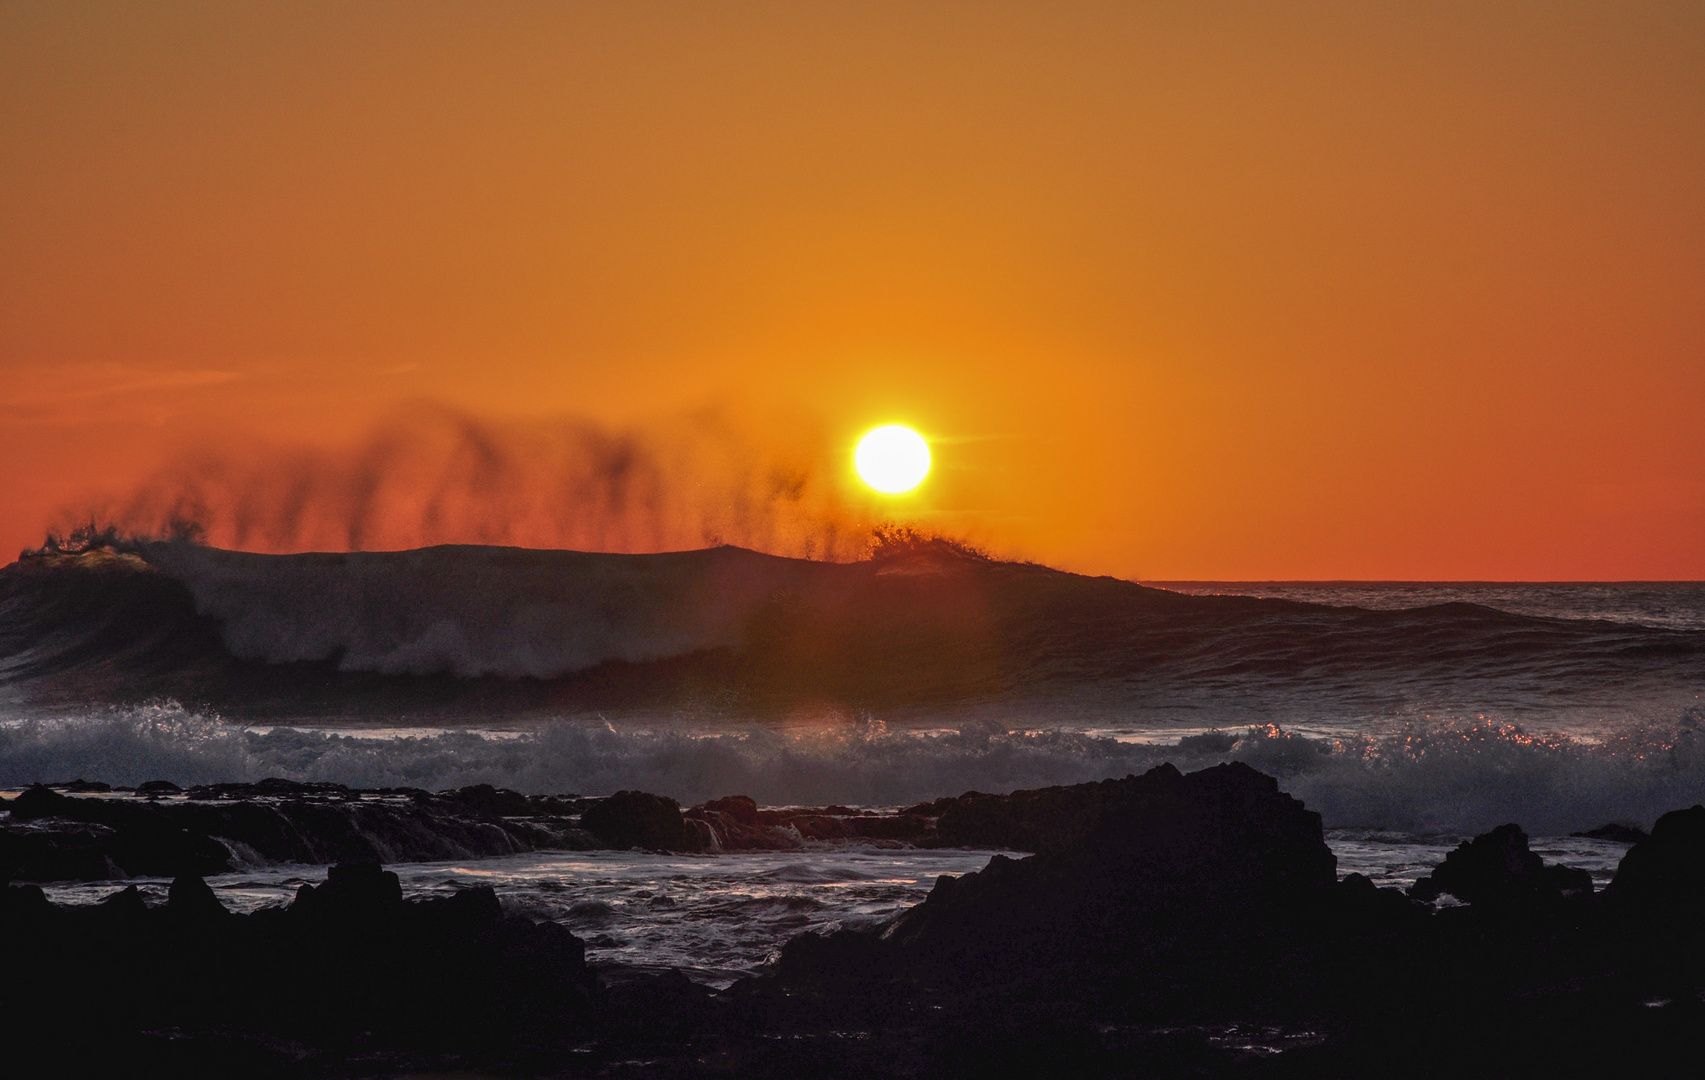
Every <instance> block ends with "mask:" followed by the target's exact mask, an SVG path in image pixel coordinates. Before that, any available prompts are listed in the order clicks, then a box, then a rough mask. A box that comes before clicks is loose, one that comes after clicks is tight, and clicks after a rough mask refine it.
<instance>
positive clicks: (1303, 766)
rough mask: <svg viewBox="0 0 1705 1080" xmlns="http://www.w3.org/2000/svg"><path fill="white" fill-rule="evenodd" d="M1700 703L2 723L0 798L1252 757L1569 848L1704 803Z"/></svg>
mask: <svg viewBox="0 0 1705 1080" xmlns="http://www.w3.org/2000/svg"><path fill="white" fill-rule="evenodd" d="M1702 721H1705V715H1702V713H1701V710H1700V709H1699V708H1698V707H1697V706H1691V705H1690V706H1688V707H1686V708H1683V709H1681V710H1679V711H1678V712H1669V713H1667V714H1660V715H1657V716H1654V717H1652V718H1651V719H1650V720H1641V721H1630V722H1625V723H1621V724H1619V725H1615V726H1611V727H1607V728H1606V729H1604V730H1603V731H1602V732H1601V733H1599V734H1598V735H1597V736H1594V737H1583V736H1580V735H1572V734H1569V733H1567V732H1546V731H1543V730H1541V729H1537V728H1534V727H1531V726H1525V725H1521V724H1512V723H1507V722H1501V721H1499V720H1498V719H1497V718H1495V717H1481V716H1468V717H1434V718H1428V717H1422V718H1418V719H1413V720H1407V721H1402V722H1391V723H1389V724H1386V725H1384V726H1383V727H1381V728H1374V729H1369V730H1367V731H1366V732H1364V733H1362V734H1354V733H1349V732H1346V733H1343V734H1339V735H1315V736H1310V735H1305V734H1299V733H1296V732H1293V731H1289V730H1286V729H1284V728H1282V727H1278V726H1263V727H1257V728H1246V729H1242V730H1237V729H1233V730H1228V731H1210V732H1207V733H1197V734H1190V735H1184V736H1181V737H1178V738H1172V739H1160V738H1151V739H1148V740H1144V741H1130V740H1128V739H1126V738H1122V737H1120V736H1118V735H1113V734H1107V733H1104V732H1097V731H1091V730H1072V729H1069V728H1065V727H1050V728H1032V727H1016V728H1015V727H1009V726H1007V725H1005V724H997V723H994V722H990V721H982V722H977V723H968V724H963V725H960V726H959V727H956V728H948V727H941V728H935V729H931V730H929V731H923V732H919V731H911V730H889V729H887V728H886V727H884V726H883V725H882V724H880V723H874V722H872V723H866V724H845V723H843V724H836V725H826V726H821V727H815V728H809V729H805V730H782V731H778V730H774V729H771V728H766V727H761V726H749V727H735V726H725V727H723V728H720V729H715V730H713V731H711V732H709V733H707V732H704V731H698V732H684V731H679V730H668V729H664V730H657V729H648V728H643V727H624V728H620V729H618V728H616V727H614V726H612V725H609V724H598V723H586V722H579V721H560V722H554V723H547V724H544V725H542V726H539V727H537V728H535V729H533V730H529V731H522V732H514V731H509V732H501V733H485V732H479V731H469V730H451V731H437V732H430V733H416V732H410V733H401V734H395V733H393V734H389V735H387V736H386V737H373V733H362V732H358V731H357V732H349V731H324V730H311V729H297V728H291V727H277V728H271V729H268V730H264V731H261V730H253V729H249V728H245V727H242V726H239V725H232V724H227V723H224V722H222V721H221V720H219V719H218V718H217V717H210V716H204V715H201V714H198V713H195V712H193V711H190V710H186V709H183V708H182V707H180V706H176V705H171V704H167V705H156V706H148V707H142V708H133V709H115V710H110V711H103V712H99V713H81V714H77V715H72V716H62V717H52V718H43V717H14V718H12V719H11V720H9V721H5V722H0V787H17V786H20V785H23V784H28V783H34V782H51V781H57V780H65V779H70V778H75V777H86V778H89V779H100V780H104V781H106V782H108V783H113V784H137V783H140V782H143V781H147V780H155V779H169V780H173V781H175V782H177V783H179V784H183V785H189V784H195V783H213V782H221V781H233V780H259V779H262V778H264V777H268V776H282V777H287V778H291V779H297V780H314V781H333V782H338V783H344V784H348V785H350V786H353V787H367V788H376V787H418V788H425V789H429V790H441V789H445V788H451V787H459V786H462V785H464V784H474V783H490V784H495V785H497V786H501V787H509V788H514V789H516V790H519V791H524V792H528V793H533V794H559V793H579V794H586V795H600V794H608V793H610V792H613V791H617V790H620V789H624V788H629V789H633V788H637V789H641V790H646V791H652V792H657V793H659V794H665V795H670V796H673V797H674V798H677V799H679V800H680V801H681V802H682V803H683V804H693V803H698V802H702V801H704V800H707V799H712V798H717V797H720V796H724V795H731V794H745V795H750V796H752V797H753V798H755V799H757V800H758V802H759V803H761V804H767V805H828V804H837V803H838V804H842V805H861V806H895V805H905V804H909V803H913V802H918V801H922V800H925V799H930V798H935V797H937V796H941V795H950V794H958V793H960V792H963V791H967V790H979V791H990V792H1004V791H1013V790H1017V789H1022V788H1035V787H1043V786H1047V785H1051V784H1069V783H1080V782H1084V781H1089V780H1100V779H1104V778H1107V777H1115V776H1124V775H1126V774H1128V773H1140V772H1143V771H1145V770H1147V769H1149V768H1152V767H1154V766H1155V765H1158V764H1160V763H1161V762H1163V761H1166V762H1171V763H1173V764H1175V765H1177V766H1178V767H1179V768H1181V769H1185V770H1191V769H1197V768H1205V767H1207V766H1209V765H1213V764H1216V763H1218V762H1221V761H1243V762H1246V763H1248V764H1249V765H1251V766H1253V767H1255V768H1257V769H1260V770H1262V771H1263V772H1266V773H1268V774H1270V775H1273V776H1276V777H1278V779H1279V782H1280V784H1281V786H1282V787H1283V788H1284V789H1285V790H1287V791H1289V792H1291V793H1292V794H1294V795H1296V796H1297V797H1299V798H1301V799H1303V800H1304V801H1305V802H1307V803H1308V805H1309V806H1310V808H1312V809H1315V810H1318V811H1319V812H1320V813H1321V814H1322V815H1323V818H1324V820H1325V823H1326V825H1327V826H1328V827H1329V828H1341V829H1369V830H1390V831H1400V832H1405V833H1426V834H1453V835H1455V834H1463V835H1471V834H1473V833H1476V832H1480V831H1483V830H1485V829H1488V828H1491V827H1493V826H1495V825H1499V824H1502V823H1504V822H1508V821H1515V822H1519V823H1521V824H1522V825H1523V826H1525V827H1526V828H1527V829H1528V830H1529V831H1530V832H1532V833H1534V834H1551V835H1560V834H1566V833H1569V832H1573V831H1577V830H1583V829H1588V828H1592V827H1595V826H1597V825H1601V824H1603V823H1605V822H1607V821H1622V822H1630V823H1634V824H1639V825H1642V826H1646V827H1649V826H1650V825H1651V823H1652V821H1653V820H1655V818H1656V817H1657V815H1658V814H1660V813H1663V812H1664V811H1666V810H1671V809H1675V808H1677V807H1681V806H1689V805H1692V804H1693V803H1695V802H1699V801H1701V800H1702V799H1705V738H1702V737H1701V735H1700V730H1699V729H1700V726H1701V723H1702Z"/></svg>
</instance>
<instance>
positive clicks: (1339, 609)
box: [0, 544, 1705, 982]
mask: <svg viewBox="0 0 1705 1080" xmlns="http://www.w3.org/2000/svg"><path fill="white" fill-rule="evenodd" d="M1702 690H1705V585H1701V584H1699V583H1676V584H1663V583H1637V584H1584V585H1582V584H1566V585H1552V584H1533V585H1511V584H1478V583H1438V584H1418V583H1337V582H1334V583H1288V582H1287V583H1201V582H1167V583H1162V584H1160V585H1158V586H1143V585H1137V584H1132V583H1130V582H1124V581H1116V580H1113V579H1108V578H1087V577H1081V576H1077V575H1071V574H1064V573H1060V572H1057V571H1053V570H1049V569H1047V568H1043V567H1037V566H1029V565H1015V564H1004V563H998V562H992V561H988V560H983V559H979V558H974V557H968V556H966V555H964V554H963V553H961V552H958V551H955V550H953V549H951V548H946V547H943V548H938V549H931V548H924V549H920V550H915V551H909V552H904V553H900V554H896V555H892V556H890V557H888V558H885V559H879V560H876V561H872V562H864V563H853V564H826V563H813V562H805V561H800V560H792V559H781V558H777V557H773V556H767V555H762V554H758V553H755V552H750V551H744V550H740V549H736V548H718V549H711V550H707V551H698V552H683V553H678V554H670V555H655V556H644V555H641V556H621V555H592V554H582V553H574V552H549V551H523V550H517V549H501V548H435V549H428V550H423V551H413V552H398V553H371V554H352V555H296V556H263V555H249V554H242V553H235V552H225V551H218V550H213V549H208V548H200V547H193V546H187V545H177V544H148V545H140V546H137V547H135V548H133V549H130V550H127V551H124V552H111V551H98V552H91V553H84V554H77V555H53V556H45V557H36V558H29V559H25V560H22V561H20V562H19V563H16V564H13V565H12V566H9V567H6V568H5V569H3V570H0V787H5V788H9V789H16V788H18V787H21V786H22V785H25V784H29V783H34V782H38V781H42V782H51V781H63V780H70V779H73V778H77V777H84V778H88V779H91V780H102V781H106V782H108V783H112V784H130V785H134V784H137V783H140V782H143V781H148V780H156V779H168V780H172V781H175V782H177V783H179V784H183V785H188V784H193V783H214V782H221V781H235V780H258V779H261V778H264V777H268V776H281V777H287V778H291V779H298V780H326V781H335V782H339V783H345V784H349V785H352V786H361V787H383V786H412V787H422V788H428V789H433V790H437V789H442V788H449V787H456V786H461V785H465V784H474V783H489V784H494V785H497V786H499V787H507V788H513V789H516V790H520V791H523V792H528V793H536V794H556V793H575V794H582V795H601V794H608V793H610V792H614V791H616V790H620V789H640V790H646V791H652V792H656V793H659V794H665V795H669V796H672V797H674V798H677V799H679V800H680V801H681V802H682V803H683V804H693V803H697V802H701V801H703V800H706V799H710V798H716V797H720V796H724V795H730V794H745V795H750V796H752V797H754V798H755V799H757V801H758V802H759V803H761V804H766V805H807V804H809V805H826V804H842V805H851V806H872V807H878V806H881V807H892V806H899V805H905V804H909V803H913V802H917V801H921V800H926V799H930V798H935V797H937V796H942V795H954V794H959V793H961V792H964V791H967V790H981V791H1011V790H1015V789H1019V788H1032V787H1039V786H1045V785H1049V784H1063V783H1075V782H1080V781H1084V780H1094V779H1102V778H1106V777H1112V776H1124V775H1126V774H1127V773H1132V772H1141V771H1143V770H1145V769H1148V768H1150V767H1152V766H1153V765H1155V764H1158V763H1160V762H1162V761H1171V762H1173V763H1174V764H1176V765H1178V766H1179V767H1180V768H1181V769H1184V770H1191V769H1196V768H1201V767H1204V766H1207V765H1211V764H1213V763H1215V762H1219V761H1228V760H1236V761H1244V762H1247V763H1249V764H1250V765H1253V766H1254V767H1256V768H1258V769H1261V770H1262V771H1264V772H1267V773H1270V774H1272V775H1275V776H1277V777H1279V779H1280V782H1281V784H1282V786H1283V787H1284V788H1285V789H1286V790H1288V791H1290V792H1291V793H1293V794H1295V795H1296V796H1298V797H1299V798H1302V799H1303V800H1305V801H1306V803H1307V804H1308V806H1309V807H1310V808H1312V809H1315V810H1318V811H1319V812H1321V814H1322V815H1323V816H1324V820H1325V823H1326V826H1327V828H1328V829H1329V830H1331V838H1332V843H1333V847H1334V850H1335V851H1336V852H1337V853H1338V855H1339V860H1340V872H1348V871H1349V870H1351V869H1356V870H1360V871H1362V872H1364V873H1368V874H1369V875H1370V876H1373V877H1375V878H1378V879H1383V880H1386V881H1391V882H1395V883H1403V882H1405V881H1410V880H1413V877H1414V876H1415V875H1416V874H1417V873H1422V872H1425V870H1426V869H1427V868H1428V867H1430V866H1431V865H1433V864H1434V863H1436V862H1437V861H1438V859H1439V858H1440V857H1442V853H1443V852H1444V851H1445V850H1448V848H1449V846H1450V845H1452V844H1454V843H1455V842H1456V841H1457V839H1459V838H1461V837H1464V836H1468V835H1472V834H1474V833H1476V832H1478V831H1482V830H1484V829H1487V828H1490V827H1492V826H1495V825H1498V824H1501V823H1503V822H1506V821H1515V822H1519V823H1521V824H1522V825H1523V826H1524V827H1525V828H1526V829H1527V830H1528V832H1529V833H1531V834H1533V835H1535V836H1536V837H1539V838H1541V839H1540V840H1538V841H1536V848H1538V849H1541V850H1544V851H1545V852H1546V858H1547V859H1548V860H1550V859H1553V858H1555V859H1559V860H1561V861H1565V862H1569V863H1571V864H1572V865H1579V866H1585V867H1587V868H1589V869H1591V870H1593V871H1594V872H1595V874H1598V875H1599V876H1600V877H1601V878H1602V877H1604V876H1607V875H1608V873H1609V871H1610V870H1611V869H1612V868H1614V865H1615V861H1616V859H1617V858H1618V857H1619V856H1620V852H1621V850H1622V849H1621V846H1620V845H1616V844H1610V843H1608V842H1604V841H1586V840H1579V839H1574V840H1571V839H1570V838H1568V836H1567V834H1568V833H1570V832H1574V831H1577V830H1584V829H1588V828H1592V827H1594V826H1598V825H1601V824H1604V823H1606V822H1624V823H1628V824H1633V825H1638V826H1642V827H1650V825H1651V823H1652V821H1653V819H1654V818H1655V817H1656V816H1657V814H1659V813H1661V812H1662V811H1664V810H1668V809H1673V808H1675V807H1678V806H1687V805H1691V804H1693V803H1695V802H1699V801H1701V800H1702V799H1705V747H1702V745H1701V741H1700V739H1701V735H1700V731H1699V729H1700V726H1701V723H1702V721H1705V707H1702V705H1701V700H1700V693H1701V691H1702ZM986 857H987V853H979V852H961V851H913V850H908V849H886V848H880V847H869V846H867V847H858V846H856V845H854V846H846V845H840V846H837V845H834V844H812V845H807V847H806V848H803V849H801V850H800V851H798V852H787V853H765V854H745V855H738V856H735V855H728V856H715V857H711V856H692V857H688V856H679V857H665V856H650V855H640V854H624V853H590V854H577V855H572V856H569V855H565V854H561V853H557V854H552V855H549V856H546V855H529V856H516V857H513V858H510V859H506V860H497V861H488V862H485V863H468V864H459V865H449V864H418V865H414V866H410V867H406V868H404V867H399V870H401V871H402V872H403V874H404V880H405V884H406V886H407V887H408V888H409V889H410V890H431V889H435V888H442V887H445V886H446V885H447V884H448V883H451V882H455V881H460V880H465V879H468V878H480V879H482V880H490V881H491V882H493V883H495V884H497V885H498V886H499V888H500V892H501V893H502V894H503V895H504V897H505V902H506V903H511V904H515V905H520V906H523V907H526V908H529V909H537V910H538V911H540V912H541V913H549V914H551V915H553V916H554V917H557V918H561V919H562V920H563V921H565V923H566V924H567V925H569V926H571V927H572V928H573V929H574V930H575V931H576V932H577V933H580V934H582V935H583V936H585V937H587V939H588V941H589V942H590V944H591V948H592V950H593V952H594V954H596V955H602V956H604V957H606V958H608V959H613V960H618V961H620V962H624V963H631V964H634V965H636V966H641V967H644V966H661V967H670V966H679V965H683V964H685V965H687V966H689V967H691V968H692V969H693V970H695V971H697V972H698V973H699V975H700V977H702V978H704V979H708V980H712V981H719V982H726V981H728V980H729V979H732V978H733V977H735V975H736V974H738V973H739V972H742V971H746V970H750V969H751V968H752V967H753V966H754V965H756V964H759V963H762V962H763V960H764V958H765V957H766V955H767V954H768V953H769V951H771V950H772V949H773V948H774V947H776V945H778V944H779V942H780V941H782V940H785V939H786V937H788V936H790V935H791V934H792V933H794V932H797V931H798V930H800V929H804V928H810V927H819V928H820V927H824V926H827V925H829V924H841V925H853V924H858V923H861V922H874V921H879V920H881V919H883V918H886V917H887V916H888V915H890V914H892V913H893V912H895V911H897V910H899V908H900V907H903V906H905V905H907V904H910V903H913V902H915V901H916V900H918V899H919V898H921V896H922V895H923V894H924V893H925V892H927V891H928V889H929V887H930V885H931V884H932V883H933V881H934V879H935V876H936V875H938V874H942V873H959V872H963V871H964V870H968V869H974V868H976V867H977V866H980V865H981V864H982V863H983V862H984V861H986ZM310 876H311V874H310V872H309V871H308V870H307V869H306V868H301V867H277V866H255V867H252V868H251V869H250V870H248V871H247V872H245V873H243V874H239V875H230V876H229V877H230V880H224V881H219V882H215V883H214V884H215V885H216V887H217V888H219V889H220V891H221V892H222V893H223V894H224V895H225V896H226V897H227V899H228V901H229V902H231V903H233V904H234V905H236V906H245V905H246V906H253V905H254V904H260V903H266V902H271V901H273V900H276V899H281V898H283V897H284V896H285V895H286V894H287V893H288V891H289V890H290V889H291V888H293V886H294V884H295V883H297V882H299V881H300V880H303V879H306V878H308V877H310ZM111 888H112V886H110V885H108V886H104V887H103V886H99V885H66V886H58V887H56V893H57V894H58V895H59V896H60V898H63V899H76V898H78V897H84V898H98V897H99V896H101V895H105V893H106V892H110V891H111ZM665 913H670V916H671V917H669V918H663V917H662V916H663V915H664V914H665ZM683 913H687V914H689V915H690V917H689V918H682V917H681V916H682V914H683ZM683 935H684V936H683Z"/></svg>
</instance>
